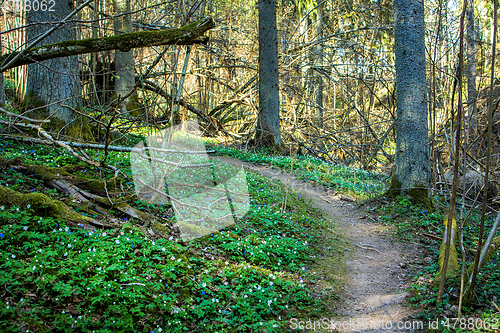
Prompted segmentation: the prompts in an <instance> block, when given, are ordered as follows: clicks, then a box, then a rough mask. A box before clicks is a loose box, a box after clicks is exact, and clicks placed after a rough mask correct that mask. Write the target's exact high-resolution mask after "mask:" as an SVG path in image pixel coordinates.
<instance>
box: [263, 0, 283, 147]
mask: <svg viewBox="0 0 500 333" xmlns="http://www.w3.org/2000/svg"><path fill="white" fill-rule="evenodd" d="M279 107H280V101H279V73H278V31H277V28H276V0H259V121H258V125H257V126H258V128H257V133H258V134H257V138H258V139H260V140H262V142H263V144H264V145H267V146H273V147H275V148H278V149H279V148H280V147H281V145H282V141H281V133H280V114H279Z"/></svg>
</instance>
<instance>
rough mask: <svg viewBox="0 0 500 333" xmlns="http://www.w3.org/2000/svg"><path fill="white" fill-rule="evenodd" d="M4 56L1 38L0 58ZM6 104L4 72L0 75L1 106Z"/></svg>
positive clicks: (0, 39) (0, 38)
mask: <svg viewBox="0 0 500 333" xmlns="http://www.w3.org/2000/svg"><path fill="white" fill-rule="evenodd" d="M1 55H2V37H1V36H0V56H1ZM4 104H5V83H4V80H3V72H1V73H0V106H2V105H4Z"/></svg>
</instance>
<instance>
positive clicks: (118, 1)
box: [113, 0, 140, 115]
mask: <svg viewBox="0 0 500 333" xmlns="http://www.w3.org/2000/svg"><path fill="white" fill-rule="evenodd" d="M113 9H114V12H115V15H120V14H125V13H129V12H130V0H114V1H113ZM114 28H115V35H120V34H123V33H130V32H132V21H131V17H130V14H128V15H122V16H118V17H115V19H114ZM115 66H116V76H115V92H116V94H117V95H118V96H121V97H125V96H127V95H129V94H130V92H131V91H132V90H133V89H134V88H135V71H134V53H133V51H132V50H130V51H125V52H123V51H120V50H115ZM137 111H139V112H137ZM122 112H124V113H127V112H130V113H131V114H132V115H136V113H140V109H139V105H138V103H137V93H135V92H134V93H132V95H130V96H128V97H127V98H125V100H123V103H122Z"/></svg>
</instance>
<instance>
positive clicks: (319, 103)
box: [316, 0, 324, 127]
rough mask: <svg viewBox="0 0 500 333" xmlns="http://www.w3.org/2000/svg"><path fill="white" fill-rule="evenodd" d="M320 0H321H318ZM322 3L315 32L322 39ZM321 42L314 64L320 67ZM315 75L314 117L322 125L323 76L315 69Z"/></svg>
mask: <svg viewBox="0 0 500 333" xmlns="http://www.w3.org/2000/svg"><path fill="white" fill-rule="evenodd" d="M320 1H321V0H320ZM323 5H324V2H322V3H320V4H319V5H318V8H317V12H318V23H317V24H318V25H317V34H316V36H317V37H316V38H317V39H318V40H322V39H323ZM323 47H324V45H323V43H319V44H318V56H317V62H316V66H317V67H319V68H321V67H322V66H323ZM316 75H317V80H316V81H317V84H318V91H317V93H316V110H317V112H316V118H317V121H318V126H319V127H322V125H323V88H324V84H323V77H322V76H321V73H320V72H318V71H316Z"/></svg>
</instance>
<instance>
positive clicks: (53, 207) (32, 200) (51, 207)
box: [0, 186, 112, 228]
mask: <svg viewBox="0 0 500 333" xmlns="http://www.w3.org/2000/svg"><path fill="white" fill-rule="evenodd" d="M0 204H2V205H7V206H17V207H21V206H23V207H28V206H29V207H31V208H32V209H33V210H34V211H35V212H36V214H37V215H39V216H43V217H53V218H56V219H63V220H66V221H67V222H68V223H70V224H74V225H75V226H76V225H78V224H83V225H85V226H87V227H90V226H92V227H93V228H95V227H99V228H111V227H112V226H110V225H108V224H107V223H106V222H101V221H97V220H94V219H92V218H90V217H87V216H83V215H81V214H78V213H76V212H74V211H73V210H71V209H70V208H69V207H68V206H67V205H66V204H65V203H64V202H62V201H59V200H54V199H51V198H50V197H48V196H46V195H45V194H43V193H27V194H24V193H21V192H18V191H14V190H11V189H10V188H7V187H4V186H0Z"/></svg>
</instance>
